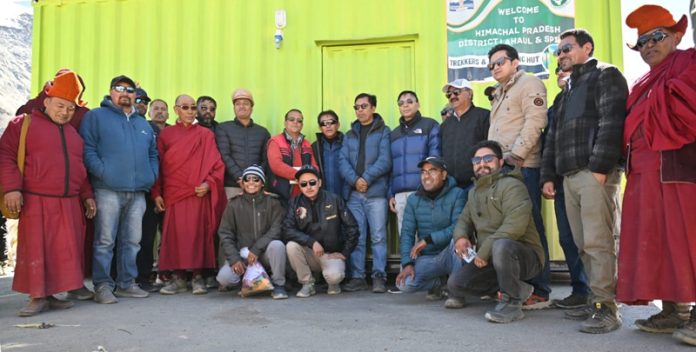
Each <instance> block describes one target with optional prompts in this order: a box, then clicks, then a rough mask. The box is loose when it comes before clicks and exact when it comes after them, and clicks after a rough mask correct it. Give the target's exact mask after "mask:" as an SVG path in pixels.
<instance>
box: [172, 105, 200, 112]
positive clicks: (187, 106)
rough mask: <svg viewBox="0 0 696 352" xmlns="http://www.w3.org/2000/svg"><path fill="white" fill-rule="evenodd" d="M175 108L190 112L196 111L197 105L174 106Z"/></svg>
mask: <svg viewBox="0 0 696 352" xmlns="http://www.w3.org/2000/svg"><path fill="white" fill-rule="evenodd" d="M174 106H176V107H178V108H180V109H181V110H184V111H189V110H194V111H195V110H196V106H195V105H174Z"/></svg>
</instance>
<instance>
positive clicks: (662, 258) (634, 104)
mask: <svg viewBox="0 0 696 352" xmlns="http://www.w3.org/2000/svg"><path fill="white" fill-rule="evenodd" d="M626 107H627V109H628V110H629V114H628V116H627V118H626V124H625V130H624V145H627V146H628V145H630V153H629V165H628V175H627V182H626V189H625V192H624V200H623V214H622V219H621V237H620V248H619V266H618V283H617V289H616V294H617V299H618V300H619V301H622V302H626V303H629V304H644V303H646V302H648V301H651V300H654V299H660V300H666V301H672V302H692V301H696V202H695V201H694V200H695V199H696V184H695V183H693V182H690V181H689V179H693V177H694V175H693V173H694V172H693V171H689V169H691V170H694V169H696V168H694V166H696V158H694V157H693V156H689V155H688V153H691V152H690V151H691V150H693V148H694V147H696V145H694V143H695V142H696V51H694V49H689V50H685V51H684V50H678V51H676V52H674V53H672V54H671V55H670V56H668V57H667V58H665V60H664V61H663V62H662V63H660V64H659V65H657V66H655V67H653V68H652V69H651V70H650V72H648V73H647V74H646V75H645V76H643V77H641V78H640V79H639V80H638V81H637V82H636V84H635V85H634V87H633V88H632V90H631V94H630V95H629V97H628V100H627V103H626ZM674 155H681V156H680V157H678V158H676V159H672V158H670V157H668V156H674ZM673 160H682V161H686V162H685V163H682V164H680V165H677V166H676V167H675V165H672V164H673V162H672V161H673ZM670 170H672V171H674V170H677V171H676V173H675V172H672V171H670Z"/></svg>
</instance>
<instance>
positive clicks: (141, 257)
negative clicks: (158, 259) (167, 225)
mask: <svg viewBox="0 0 696 352" xmlns="http://www.w3.org/2000/svg"><path fill="white" fill-rule="evenodd" d="M158 228H160V229H161V228H162V214H159V213H155V202H154V201H153V200H152V199H151V198H150V197H149V195H146V196H145V214H143V234H142V237H141V238H140V252H138V256H137V258H136V264H137V266H138V280H137V281H138V282H139V283H145V282H148V281H149V279H150V274H151V273H152V265H153V264H154V261H155V258H154V254H153V253H154V248H153V247H154V245H155V236H157V229H158Z"/></svg>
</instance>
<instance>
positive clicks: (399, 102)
mask: <svg viewBox="0 0 696 352" xmlns="http://www.w3.org/2000/svg"><path fill="white" fill-rule="evenodd" d="M413 103H415V101H414V100H413V99H406V100H399V101H397V102H396V104H397V105H399V106H404V105H406V104H408V105H411V104H413Z"/></svg>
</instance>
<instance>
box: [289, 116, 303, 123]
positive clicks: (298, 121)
mask: <svg viewBox="0 0 696 352" xmlns="http://www.w3.org/2000/svg"><path fill="white" fill-rule="evenodd" d="M285 121H287V122H297V123H303V122H304V120H303V119H294V118H292V117H291V118H288V119H285Z"/></svg>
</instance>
